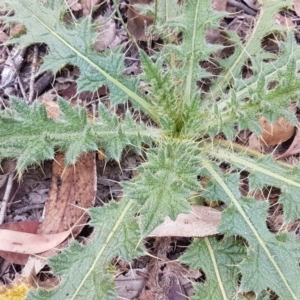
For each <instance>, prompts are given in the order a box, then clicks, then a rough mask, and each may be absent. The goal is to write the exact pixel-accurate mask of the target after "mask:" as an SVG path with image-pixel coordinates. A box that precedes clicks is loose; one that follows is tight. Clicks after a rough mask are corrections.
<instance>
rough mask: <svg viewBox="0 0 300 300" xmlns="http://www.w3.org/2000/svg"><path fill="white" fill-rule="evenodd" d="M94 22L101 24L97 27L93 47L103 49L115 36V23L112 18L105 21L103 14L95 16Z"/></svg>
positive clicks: (97, 49) (98, 49)
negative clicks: (96, 35) (95, 40)
mask: <svg viewBox="0 0 300 300" xmlns="http://www.w3.org/2000/svg"><path fill="white" fill-rule="evenodd" d="M94 22H95V23H96V24H103V25H101V26H99V27H98V29H97V32H98V33H99V34H98V37H97V42H95V44H94V49H95V50H96V51H99V52H100V51H104V50H105V49H106V48H107V47H108V46H109V45H110V44H111V43H112V42H113V41H114V39H115V38H116V34H117V30H116V23H115V21H114V20H113V19H110V20H108V21H107V22H106V21H105V19H104V17H103V16H99V17H97V18H96V19H95V20H94Z"/></svg>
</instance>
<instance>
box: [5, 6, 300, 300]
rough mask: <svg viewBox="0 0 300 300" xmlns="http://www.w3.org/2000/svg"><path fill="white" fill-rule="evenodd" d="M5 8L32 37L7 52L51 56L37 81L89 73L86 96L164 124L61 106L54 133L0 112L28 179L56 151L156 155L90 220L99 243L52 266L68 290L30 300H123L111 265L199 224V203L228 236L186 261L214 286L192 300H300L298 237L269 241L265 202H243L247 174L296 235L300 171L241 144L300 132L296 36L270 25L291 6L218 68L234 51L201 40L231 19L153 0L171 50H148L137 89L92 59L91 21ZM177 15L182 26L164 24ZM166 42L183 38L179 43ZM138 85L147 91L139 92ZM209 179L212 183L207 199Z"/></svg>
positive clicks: (201, 242)
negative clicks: (248, 137)
mask: <svg viewBox="0 0 300 300" xmlns="http://www.w3.org/2000/svg"><path fill="white" fill-rule="evenodd" d="M2 2H4V3H5V4H6V5H7V6H8V7H10V8H11V9H13V10H14V14H13V15H11V16H9V17H6V18H3V19H4V21H5V22H7V23H14V22H15V23H22V24H24V25H25V27H26V33H25V34H23V35H21V36H19V37H17V38H13V39H11V40H10V41H9V43H11V44H18V45H19V46H20V47H24V46H28V45H31V44H34V43H44V44H46V45H47V46H48V54H47V56H46V57H45V58H44V61H43V64H42V66H41V68H40V72H43V71H46V70H51V71H52V72H53V73H56V72H57V71H59V70H60V69H61V68H62V67H63V66H64V65H67V64H68V65H74V66H76V67H78V68H79V70H80V77H79V79H78V80H77V87H78V92H80V91H92V92H93V91H96V90H97V89H98V88H99V87H100V86H103V85H105V86H107V87H108V89H109V98H110V105H111V107H112V106H115V105H117V104H126V103H127V102H128V101H129V102H130V103H131V104H132V106H133V107H134V108H135V110H140V111H142V112H143V113H144V114H145V115H148V116H149V118H151V119H152V121H153V122H152V124H154V125H149V124H144V123H142V122H141V121H139V120H138V121H137V120H136V119H135V118H134V117H133V115H132V112H131V111H130V110H128V111H127V112H126V116H125V117H124V118H121V117H120V116H117V115H116V114H115V113H111V112H110V110H108V109H107V108H106V107H105V106H104V105H99V114H98V116H97V117H96V118H94V119H90V118H88V117H87V113H86V110H85V109H84V108H82V107H72V106H71V105H70V104H68V103H67V102H66V101H65V100H64V99H59V106H60V110H61V115H60V118H59V119H58V120H56V121H54V120H52V119H49V118H48V117H47V114H46V110H45V107H44V106H43V105H42V104H40V103H38V102H35V103H34V104H33V105H31V106H27V105H26V104H25V103H24V101H22V99H16V98H12V99H11V108H8V109H6V110H4V111H2V112H0V122H1V123H0V125H1V126H0V158H1V159H5V158H15V159H16V160H17V168H18V171H19V172H22V171H23V170H24V169H25V168H26V167H27V166H28V165H30V164H34V163H38V162H40V161H43V160H46V159H53V158H54V153H55V151H64V152H65V153H66V162H67V163H68V164H72V163H74V162H75V161H76V159H77V158H78V156H79V155H80V154H81V153H84V152H88V151H95V150H97V149H99V148H101V149H104V150H105V153H106V156H107V159H114V160H117V161H119V160H120V158H121V154H122V152H123V150H124V149H125V148H127V147H130V148H131V149H133V150H135V151H136V152H137V153H140V152H141V151H142V147H144V146H145V145H147V147H146V148H147V153H146V156H147V161H146V162H145V163H143V164H142V165H141V166H139V167H138V168H137V169H136V171H137V174H138V175H137V176H136V177H135V178H133V179H132V180H130V181H127V182H123V183H122V187H123V191H124V197H123V199H122V201H121V202H120V203H115V202H113V201H112V202H111V203H109V204H107V205H105V206H104V207H101V208H91V209H89V213H90V216H91V221H90V225H91V226H93V227H94V229H95V235H94V237H93V240H92V241H91V242H90V243H89V244H88V245H86V246H82V245H81V244H79V243H78V242H76V241H74V242H73V243H72V244H71V246H70V247H68V248H67V249H65V250H63V251H62V252H61V253H60V254H58V255H57V256H55V257H52V258H50V259H49V265H50V266H51V268H52V270H53V272H54V274H56V275H59V276H61V283H60V285H59V287H58V288H55V289H53V290H51V291H45V290H43V289H38V290H37V291H34V292H31V293H30V294H29V296H28V299H116V297H117V295H116V291H115V289H114V285H113V275H112V274H111V273H110V272H109V264H110V262H111V260H112V258H113V257H115V256H118V257H120V258H122V259H125V260H127V261H130V260H132V259H134V258H136V257H139V256H141V255H144V254H145V253H146V249H145V248H144V246H143V245H142V244H141V242H140V241H141V240H142V239H143V238H144V237H146V236H147V235H148V234H149V233H150V232H151V231H152V230H153V229H154V228H155V227H156V226H157V225H159V224H160V223H162V221H163V220H164V218H165V217H166V216H169V217H171V219H173V220H174V219H176V217H177V215H178V214H180V213H188V212H190V210H191V198H192V197H193V196H194V195H195V194H199V195H201V196H202V197H205V198H206V199H207V201H216V200H218V201H221V202H222V203H224V205H225V206H226V209H225V210H224V211H223V212H222V220H221V223H220V224H219V226H218V230H219V232H220V234H221V237H222V238H220V237H218V238H216V237H205V238H200V239H195V240H194V241H193V243H192V244H191V245H190V247H189V248H188V250H187V251H186V252H185V253H184V254H183V255H182V256H181V257H180V259H179V260H180V262H182V263H184V264H186V265H188V266H189V267H190V268H191V269H201V270H202V271H203V272H204V273H205V276H206V280H205V283H197V284H195V285H194V288H195V295H194V296H193V297H192V299H243V295H244V293H246V292H249V291H251V292H253V293H254V294H255V297H256V299H269V297H270V296H269V295H270V291H272V292H273V293H275V294H276V295H278V297H279V298H280V299H295V300H296V299H299V298H300V285H299V284H298V278H300V270H299V260H300V244H299V242H298V241H297V239H296V234H295V233H294V232H287V231H282V232H278V233H272V232H271V231H270V230H269V229H268V227H267V224H266V220H267V215H268V209H269V206H270V204H269V202H268V201H267V200H265V201H257V200H256V199H254V198H253V197H251V196H250V195H251V193H249V195H247V196H244V195H243V194H242V192H241V190H240V188H239V186H240V181H241V178H242V174H243V178H245V176H246V178H247V180H248V183H249V190H250V191H254V190H261V189H263V188H264V187H269V186H272V187H276V188H278V189H280V197H279V200H278V201H279V203H280V204H281V205H282V207H283V215H284V222H285V223H286V224H288V223H290V222H293V221H295V220H297V219H299V218H300V200H299V197H297V195H298V193H299V192H300V170H299V168H298V167H292V166H288V165H285V164H282V163H279V162H276V161H274V159H272V157H271V156H264V155H262V154H259V153H254V152H253V151H252V152H251V151H247V149H243V148H242V147H237V146H236V145H235V144H234V143H232V141H233V139H234V137H235V136H236V135H237V133H238V132H239V131H240V130H245V129H248V130H250V131H252V132H254V133H255V134H257V135H260V134H261V133H262V128H261V126H260V124H259V122H258V119H259V118H260V117H261V116H264V117H265V118H266V119H267V120H268V121H269V122H271V123H272V122H275V121H276V120H277V119H278V118H280V117H284V118H285V119H287V120H289V121H290V122H291V123H293V124H295V125H296V124H297V119H296V117H295V116H294V114H292V113H291V112H290V111H289V109H288V107H289V105H290V104H291V102H297V99H298V96H299V91H298V89H299V86H300V78H299V71H300V70H299V69H300V48H299V46H298V45H297V43H296V41H295V37H294V34H293V32H291V31H287V30H286V29H284V28H283V27H280V26H279V25H277V24H276V23H275V22H274V17H275V15H276V14H277V13H278V12H279V11H281V10H282V9H284V8H289V7H290V6H291V5H292V4H293V1H291V0H286V1H277V0H268V1H267V0H260V1H259V2H260V3H261V9H260V12H259V16H258V18H257V20H256V23H255V25H254V28H253V30H252V32H251V34H250V35H249V36H248V37H247V40H246V41H244V42H242V41H241V40H240V38H239V37H238V36H237V35H236V34H235V33H233V32H229V31H224V35H226V37H227V39H228V41H229V42H230V44H231V45H232V47H233V48H234V53H233V54H232V55H231V56H229V57H226V58H219V57H218V55H217V52H219V51H220V50H222V49H223V48H224V47H225V46H223V45H221V44H209V43H208V42H207V41H206V37H205V36H206V32H207V30H209V29H214V28H215V29H217V28H219V25H220V20H221V19H222V18H223V17H224V16H225V15H226V13H225V12H215V11H213V10H212V8H211V1H210V0H189V1H184V2H185V3H184V4H182V5H179V4H178V1H163V0H157V1H156V5H155V6H154V7H153V8H151V7H148V9H149V10H150V11H151V9H153V14H154V15H155V17H156V20H155V22H154V24H155V27H154V28H153V30H155V32H156V34H159V35H160V37H161V38H162V39H163V40H164V44H163V47H162V50H161V51H160V52H159V53H156V54H155V55H153V56H148V55H147V54H146V53H145V52H144V51H143V50H139V55H140V60H141V64H142V73H141V74H140V76H137V77H130V76H125V75H124V70H125V66H124V54H123V53H122V51H121V49H116V50H107V51H104V52H103V53H97V52H95V51H94V50H93V43H94V42H95V40H96V32H95V26H93V21H92V19H91V18H90V17H86V18H83V19H80V20H77V21H76V22H74V24H72V25H68V24H65V23H64V22H63V21H62V16H63V14H64V13H65V11H66V10H67V7H66V6H65V2H64V1H62V0H53V1H47V3H42V1H39V0H32V1H29V2H28V1H25V0H10V1H8V0H7V1H6V0H4V1H2ZM169 2H171V7H172V13H169V12H168V11H166V6H165V4H167V3H168V4H170V3H169ZM155 9H156V10H155ZM166 28H167V30H166ZM166 32H167V33H168V34H167V35H166V36H165V34H166ZM270 34H274V35H275V36H278V37H280V38H278V41H277V44H278V47H279V51H278V53H277V54H274V53H270V52H267V51H265V50H264V49H263V47H262V41H263V39H264V38H265V37H266V36H268V35H270ZM170 36H175V37H176V36H177V37H179V36H180V42H176V43H175V42H174V41H175V40H176V39H173V38H170ZM211 61H213V63H214V64H216V65H218V67H219V68H220V74H219V75H218V76H215V75H212V74H211V73H210V72H209V71H208V70H207V69H205V68H204V67H202V66H203V65H204V64H203V62H211ZM246 63H247V65H249V66H251V73H252V76H251V77H250V78H244V77H243V74H242V68H243V66H244V65H245V64H246ZM207 79H209V80H210V81H211V84H210V86H209V90H208V91H204V90H201V89H200V88H199V87H198V83H199V82H201V81H203V80H207ZM141 80H143V82H144V83H145V84H146V85H145V86H144V87H143V89H141V88H140V84H139V83H140V82H141ZM272 83H276V84H272ZM271 87H272V88H271ZM220 136H222V137H225V138H222V139H220ZM217 137H218V138H217ZM224 163H226V165H227V166H228V167H227V168H226V170H225V169H224V168H223V167H222V165H224ZM201 177H203V178H206V179H207V181H208V183H207V184H206V186H205V187H202V186H201V184H200V181H199V178H201Z"/></svg>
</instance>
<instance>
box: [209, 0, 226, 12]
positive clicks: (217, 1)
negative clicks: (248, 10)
mask: <svg viewBox="0 0 300 300" xmlns="http://www.w3.org/2000/svg"><path fill="white" fill-rule="evenodd" d="M226 6H227V0H212V8H213V10H215V11H226Z"/></svg>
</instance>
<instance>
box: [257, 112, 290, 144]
mask: <svg viewBox="0 0 300 300" xmlns="http://www.w3.org/2000/svg"><path fill="white" fill-rule="evenodd" d="M259 123H260V124H261V126H262V128H263V132H262V135H261V140H262V142H263V143H265V144H266V145H267V146H274V145H278V144H281V143H283V142H285V141H287V140H288V139H289V138H291V137H292V136H293V134H294V132H295V126H294V125H293V124H291V123H290V122H289V121H287V120H286V119H284V118H280V119H279V120H278V121H276V122H275V123H274V124H270V123H268V121H267V120H266V118H264V117H261V118H260V119H259Z"/></svg>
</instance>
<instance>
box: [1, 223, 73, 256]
mask: <svg viewBox="0 0 300 300" xmlns="http://www.w3.org/2000/svg"><path fill="white" fill-rule="evenodd" d="M70 233H71V230H67V231H63V232H60V233H55V234H32V233H26V232H18V231H14V230H8V229H0V240H1V244H0V250H3V251H10V252H17V253H25V254H36V253H41V252H44V251H47V250H50V249H52V248H54V247H55V246H57V245H59V244H60V243H61V242H63V241H64V240H65V239H66V238H67V237H68V236H69V235H70Z"/></svg>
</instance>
